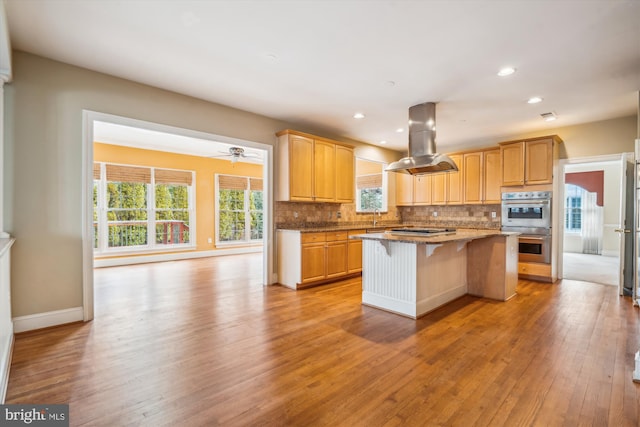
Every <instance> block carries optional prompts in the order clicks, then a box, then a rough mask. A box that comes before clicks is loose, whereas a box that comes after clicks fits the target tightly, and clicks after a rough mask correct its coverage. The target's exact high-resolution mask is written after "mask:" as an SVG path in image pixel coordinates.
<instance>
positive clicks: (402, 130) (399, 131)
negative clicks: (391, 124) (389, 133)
mask: <svg viewBox="0 0 640 427" xmlns="http://www.w3.org/2000/svg"><path fill="white" fill-rule="evenodd" d="M396 132H398V133H402V132H404V128H398V129H396Z"/></svg>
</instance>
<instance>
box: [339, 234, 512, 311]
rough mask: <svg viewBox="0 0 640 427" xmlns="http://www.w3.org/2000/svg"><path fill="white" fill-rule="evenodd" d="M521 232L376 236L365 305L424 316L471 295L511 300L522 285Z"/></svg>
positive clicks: (368, 256)
mask: <svg viewBox="0 0 640 427" xmlns="http://www.w3.org/2000/svg"><path fill="white" fill-rule="evenodd" d="M517 236H518V233H505V232H501V231H498V230H466V231H455V232H453V233H446V234H439V235H433V236H420V235H404V234H392V233H388V232H387V233H372V234H360V235H355V236H351V238H352V239H361V240H362V241H363V245H362V254H363V259H362V303H363V304H365V305H368V306H372V307H377V308H381V309H383V310H387V311H391V312H394V313H398V314H401V315H404V316H407V317H411V318H418V317H420V316H422V315H424V314H426V313H428V312H430V311H432V310H435V309H436V308H438V307H440V306H442V305H444V304H446V303H448V302H450V301H452V300H454V299H456V298H459V297H461V296H463V295H465V294H471V295H475V296H479V297H485V298H491V299H496V300H500V301H506V300H508V299H509V298H511V297H513V296H514V295H515V293H516V285H517V283H518V237H517Z"/></svg>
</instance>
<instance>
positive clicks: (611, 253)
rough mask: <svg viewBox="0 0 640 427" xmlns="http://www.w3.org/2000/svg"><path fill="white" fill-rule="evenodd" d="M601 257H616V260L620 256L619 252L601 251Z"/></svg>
mask: <svg viewBox="0 0 640 427" xmlns="http://www.w3.org/2000/svg"><path fill="white" fill-rule="evenodd" d="M602 256H610V257H616V258H618V257H619V256H620V251H613V250H604V249H603V250H602Z"/></svg>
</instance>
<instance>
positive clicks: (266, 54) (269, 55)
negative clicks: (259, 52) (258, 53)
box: [264, 52, 278, 62]
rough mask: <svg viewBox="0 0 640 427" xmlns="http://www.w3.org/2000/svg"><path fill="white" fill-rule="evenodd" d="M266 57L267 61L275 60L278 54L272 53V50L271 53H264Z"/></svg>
mask: <svg viewBox="0 0 640 427" xmlns="http://www.w3.org/2000/svg"><path fill="white" fill-rule="evenodd" d="M264 58H265V59H266V60H267V61H270V62H275V61H276V60H277V59H278V55H276V54H275V53H271V52H269V53H265V54H264Z"/></svg>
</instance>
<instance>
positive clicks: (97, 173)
mask: <svg viewBox="0 0 640 427" xmlns="http://www.w3.org/2000/svg"><path fill="white" fill-rule="evenodd" d="M93 179H100V163H94V164H93Z"/></svg>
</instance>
